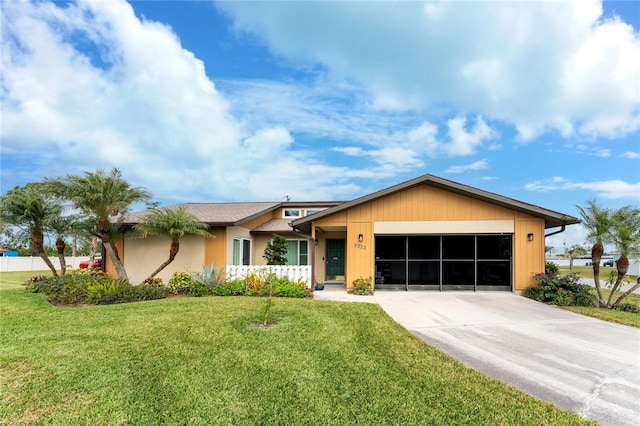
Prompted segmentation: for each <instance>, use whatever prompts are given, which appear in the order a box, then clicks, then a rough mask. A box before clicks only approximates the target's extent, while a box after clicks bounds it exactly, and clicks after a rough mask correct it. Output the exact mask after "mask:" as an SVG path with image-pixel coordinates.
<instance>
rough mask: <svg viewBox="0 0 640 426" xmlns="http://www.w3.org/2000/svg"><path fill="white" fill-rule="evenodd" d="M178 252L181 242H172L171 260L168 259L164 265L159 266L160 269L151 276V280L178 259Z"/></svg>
mask: <svg viewBox="0 0 640 426" xmlns="http://www.w3.org/2000/svg"><path fill="white" fill-rule="evenodd" d="M178 251H180V242H179V241H172V242H171V249H169V259H167V260H166V261H165V262H164V263H163V264H162V265H160V266H158V269H156V270H155V271H153V273H152V274H151V275H149V278H153V277H155V276H156V275H158V273H160V271H162V270H163V269H164V268H166V267H167V266H168V265H169V264H170V263H171V262H173V260H174V259H175V258H176V255H177V254H178Z"/></svg>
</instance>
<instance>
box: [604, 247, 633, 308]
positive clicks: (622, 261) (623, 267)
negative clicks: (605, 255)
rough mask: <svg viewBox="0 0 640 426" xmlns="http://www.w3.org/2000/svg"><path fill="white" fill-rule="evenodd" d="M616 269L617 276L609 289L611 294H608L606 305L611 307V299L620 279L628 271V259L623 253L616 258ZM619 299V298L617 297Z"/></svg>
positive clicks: (620, 281)
mask: <svg viewBox="0 0 640 426" xmlns="http://www.w3.org/2000/svg"><path fill="white" fill-rule="evenodd" d="M616 269H617V270H618V278H616V283H615V284H614V285H613V288H612V289H611V294H610V295H609V300H607V307H609V308H612V307H613V305H612V304H611V301H612V300H613V297H614V296H615V294H616V291H618V288H619V287H620V284H621V283H622V279H623V278H624V276H625V275H627V271H629V259H628V258H627V256H625V255H624V254H622V255H620V258H619V259H618V260H616ZM618 300H620V299H618Z"/></svg>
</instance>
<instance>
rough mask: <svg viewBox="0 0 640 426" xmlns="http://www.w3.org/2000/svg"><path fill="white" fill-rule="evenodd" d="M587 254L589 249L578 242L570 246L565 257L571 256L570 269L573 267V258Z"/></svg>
mask: <svg viewBox="0 0 640 426" xmlns="http://www.w3.org/2000/svg"><path fill="white" fill-rule="evenodd" d="M585 254H587V250H586V249H585V248H584V247H582V246H579V245H577V244H576V245H573V246H571V247H569V248H568V249H567V251H566V253H565V254H564V256H565V257H567V258H569V270H572V269H573V259H575V258H576V257H579V256H584V255H585Z"/></svg>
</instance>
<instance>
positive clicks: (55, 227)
mask: <svg viewBox="0 0 640 426" xmlns="http://www.w3.org/2000/svg"><path fill="white" fill-rule="evenodd" d="M82 224H83V218H82V217H81V216H79V215H67V216H58V217H55V218H53V220H52V221H51V222H50V223H49V228H50V229H51V230H52V231H53V232H54V233H55V234H56V249H57V251H58V259H59V260H60V275H61V276H63V277H64V275H65V274H66V271H67V261H66V259H65V257H64V250H65V248H66V246H67V243H66V242H65V240H64V237H65V236H68V235H70V234H73V233H74V232H77V231H78V230H79V229H80V227H81V226H82Z"/></svg>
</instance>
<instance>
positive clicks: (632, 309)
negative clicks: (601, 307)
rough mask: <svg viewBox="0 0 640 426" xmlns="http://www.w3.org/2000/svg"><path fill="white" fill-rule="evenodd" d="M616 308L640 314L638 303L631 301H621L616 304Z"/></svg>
mask: <svg viewBox="0 0 640 426" xmlns="http://www.w3.org/2000/svg"><path fill="white" fill-rule="evenodd" d="M614 309H616V310H617V311H622V312H631V313H634V314H640V306H638V305H636V304H635V303H629V302H625V303H620V304H618V305H616V306H615V307H614Z"/></svg>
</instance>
